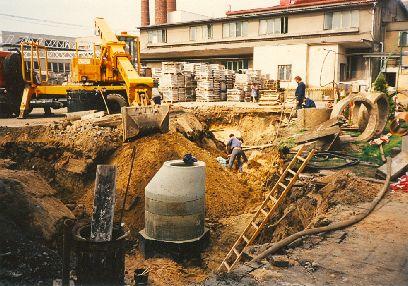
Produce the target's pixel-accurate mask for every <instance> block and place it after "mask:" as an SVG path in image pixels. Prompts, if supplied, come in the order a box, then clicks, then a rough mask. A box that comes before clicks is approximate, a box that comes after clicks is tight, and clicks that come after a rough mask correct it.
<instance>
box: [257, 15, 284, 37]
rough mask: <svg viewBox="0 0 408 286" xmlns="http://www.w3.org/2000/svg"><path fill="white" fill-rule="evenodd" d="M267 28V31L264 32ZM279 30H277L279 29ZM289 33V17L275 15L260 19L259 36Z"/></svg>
mask: <svg viewBox="0 0 408 286" xmlns="http://www.w3.org/2000/svg"><path fill="white" fill-rule="evenodd" d="M263 28H265V32H263V31H262V30H263ZM277 29H278V30H279V32H277V31H278V30H277ZM287 33H288V17H287V16H282V17H274V18H266V19H260V20H259V24H258V35H259V36H270V35H284V34H287Z"/></svg>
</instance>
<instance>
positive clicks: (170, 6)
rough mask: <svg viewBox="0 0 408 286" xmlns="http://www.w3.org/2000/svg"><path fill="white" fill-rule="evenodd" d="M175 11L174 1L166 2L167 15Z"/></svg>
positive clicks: (175, 4) (175, 3)
mask: <svg viewBox="0 0 408 286" xmlns="http://www.w3.org/2000/svg"><path fill="white" fill-rule="evenodd" d="M176 9H177V2H176V0H167V13H170V12H174V11H176Z"/></svg>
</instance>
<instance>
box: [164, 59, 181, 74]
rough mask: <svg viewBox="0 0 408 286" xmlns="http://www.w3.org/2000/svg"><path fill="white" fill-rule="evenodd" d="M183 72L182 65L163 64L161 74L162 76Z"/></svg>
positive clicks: (176, 63)
mask: <svg viewBox="0 0 408 286" xmlns="http://www.w3.org/2000/svg"><path fill="white" fill-rule="evenodd" d="M182 70H183V63H178V62H163V63H162V73H163V74H180V73H181V71H182Z"/></svg>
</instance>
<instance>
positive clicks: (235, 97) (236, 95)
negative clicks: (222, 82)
mask: <svg viewBox="0 0 408 286" xmlns="http://www.w3.org/2000/svg"><path fill="white" fill-rule="evenodd" d="M244 97H245V92H244V91H243V90H242V89H239V88H232V89H228V90H227V101H237V102H238V101H244Z"/></svg>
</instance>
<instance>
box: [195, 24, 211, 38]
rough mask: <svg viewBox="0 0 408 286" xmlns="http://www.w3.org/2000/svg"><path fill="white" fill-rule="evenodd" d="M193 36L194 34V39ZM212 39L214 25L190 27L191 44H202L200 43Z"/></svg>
mask: <svg viewBox="0 0 408 286" xmlns="http://www.w3.org/2000/svg"><path fill="white" fill-rule="evenodd" d="M193 34H194V37H192V35H193ZM198 35H199V36H198ZM212 37H213V25H212V24H208V25H199V26H190V27H189V41H190V42H200V41H205V40H211V39H212Z"/></svg>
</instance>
